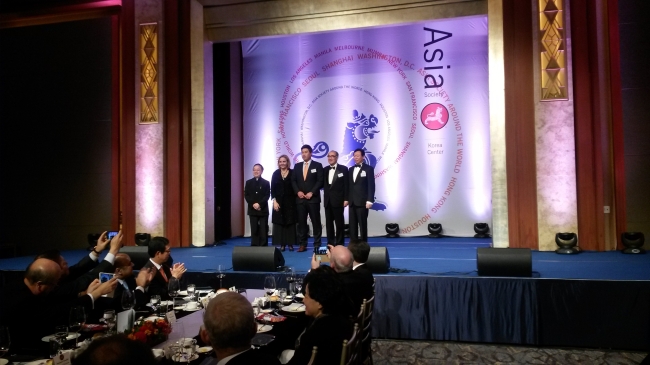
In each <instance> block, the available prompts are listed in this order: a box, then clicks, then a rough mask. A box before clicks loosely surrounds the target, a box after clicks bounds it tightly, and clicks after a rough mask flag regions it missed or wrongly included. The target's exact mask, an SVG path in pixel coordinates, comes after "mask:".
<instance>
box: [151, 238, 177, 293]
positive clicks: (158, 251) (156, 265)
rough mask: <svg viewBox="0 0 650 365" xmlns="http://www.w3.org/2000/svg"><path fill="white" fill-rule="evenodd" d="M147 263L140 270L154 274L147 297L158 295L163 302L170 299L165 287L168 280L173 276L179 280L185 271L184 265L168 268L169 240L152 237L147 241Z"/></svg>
mask: <svg viewBox="0 0 650 365" xmlns="http://www.w3.org/2000/svg"><path fill="white" fill-rule="evenodd" d="M148 252H149V262H147V263H146V264H145V265H144V266H143V267H142V270H147V269H151V270H152V271H153V272H154V275H153V279H152V280H151V283H150V284H149V289H148V294H149V295H160V298H161V299H163V300H168V299H170V297H169V294H168V293H167V285H168V283H169V279H170V278H171V277H172V276H173V277H175V278H177V279H180V278H181V277H182V276H183V274H184V273H185V271H187V269H186V268H185V264H183V263H176V264H174V266H172V267H169V265H167V261H169V256H170V254H171V245H170V244H169V240H168V239H167V238H165V237H154V238H152V239H151V241H149V250H148Z"/></svg>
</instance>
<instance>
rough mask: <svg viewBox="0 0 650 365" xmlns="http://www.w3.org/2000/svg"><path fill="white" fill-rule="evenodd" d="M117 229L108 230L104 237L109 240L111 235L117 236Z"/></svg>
mask: <svg viewBox="0 0 650 365" xmlns="http://www.w3.org/2000/svg"><path fill="white" fill-rule="evenodd" d="M117 232H118V231H108V232H106V238H107V239H108V240H111V239H112V238H113V237H115V236H117Z"/></svg>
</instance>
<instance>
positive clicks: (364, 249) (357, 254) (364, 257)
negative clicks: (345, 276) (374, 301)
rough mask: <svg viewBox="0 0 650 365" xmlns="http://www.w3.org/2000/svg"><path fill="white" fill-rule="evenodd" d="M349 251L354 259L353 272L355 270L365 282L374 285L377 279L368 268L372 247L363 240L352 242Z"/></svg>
mask: <svg viewBox="0 0 650 365" xmlns="http://www.w3.org/2000/svg"><path fill="white" fill-rule="evenodd" d="M348 250H350V252H351V253H352V258H354V262H353V263H352V270H354V272H355V273H356V274H360V275H361V276H363V277H364V282H367V283H372V284H373V285H374V283H375V278H374V276H372V271H370V269H368V266H366V261H368V256H369V255H370V245H369V244H368V242H366V241H361V240H350V243H349V244H348ZM371 286H372V285H371ZM373 295H374V294H373ZM364 299H370V298H364Z"/></svg>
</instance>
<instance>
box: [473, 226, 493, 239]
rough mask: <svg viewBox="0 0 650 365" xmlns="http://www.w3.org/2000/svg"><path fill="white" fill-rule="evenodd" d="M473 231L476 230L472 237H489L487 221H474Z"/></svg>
mask: <svg viewBox="0 0 650 365" xmlns="http://www.w3.org/2000/svg"><path fill="white" fill-rule="evenodd" d="M474 232H476V234H475V235H474V238H486V237H490V226H489V225H488V224H487V223H475V224H474Z"/></svg>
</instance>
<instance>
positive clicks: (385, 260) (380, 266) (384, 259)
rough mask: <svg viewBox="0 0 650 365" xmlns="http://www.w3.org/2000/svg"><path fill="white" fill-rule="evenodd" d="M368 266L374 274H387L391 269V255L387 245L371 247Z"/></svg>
mask: <svg viewBox="0 0 650 365" xmlns="http://www.w3.org/2000/svg"><path fill="white" fill-rule="evenodd" d="M366 266H368V269H370V271H371V272H372V273H373V274H386V273H387V272H388V269H390V257H389V256H388V249H387V248H386V247H370V254H369V255H368V261H366Z"/></svg>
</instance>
